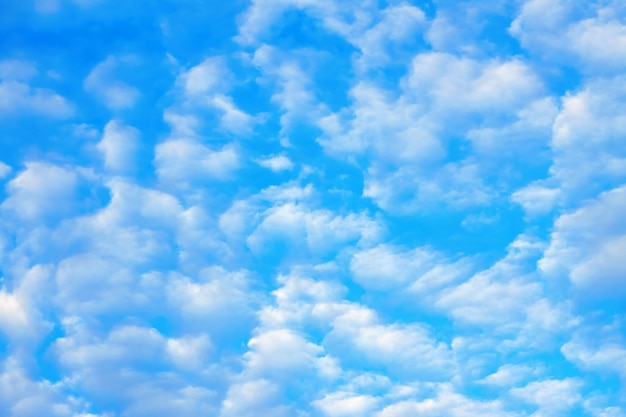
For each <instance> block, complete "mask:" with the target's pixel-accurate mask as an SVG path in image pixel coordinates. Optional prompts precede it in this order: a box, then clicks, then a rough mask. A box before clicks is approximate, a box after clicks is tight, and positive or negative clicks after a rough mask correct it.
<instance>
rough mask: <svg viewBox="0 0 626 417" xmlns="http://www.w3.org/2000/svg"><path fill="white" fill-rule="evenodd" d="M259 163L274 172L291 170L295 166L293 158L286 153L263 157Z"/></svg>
mask: <svg viewBox="0 0 626 417" xmlns="http://www.w3.org/2000/svg"><path fill="white" fill-rule="evenodd" d="M257 163H258V164H259V165H261V166H262V167H263V168H267V169H269V170H271V171H274V172H280V171H290V170H291V169H293V167H294V164H293V162H291V159H289V158H288V157H287V156H285V155H277V156H272V157H269V158H266V159H261V160H259V161H257Z"/></svg>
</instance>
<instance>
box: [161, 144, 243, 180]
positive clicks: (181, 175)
mask: <svg viewBox="0 0 626 417" xmlns="http://www.w3.org/2000/svg"><path fill="white" fill-rule="evenodd" d="M154 163H155V165H156V172H157V175H158V176H159V179H161V181H163V182H165V183H170V184H176V185H177V186H179V187H185V186H188V185H189V184H193V183H197V182H198V181H200V182H202V181H210V180H218V181H225V180H228V179H230V178H232V177H233V176H234V174H235V173H236V172H237V170H238V169H239V167H240V156H239V153H238V150H237V147H236V146H235V145H232V144H231V145H225V146H224V147H222V148H221V149H218V150H213V149H211V148H209V147H207V146H205V145H203V144H202V143H200V142H197V141H195V140H192V139H171V140H167V141H165V142H163V143H161V144H159V145H157V146H156V148H155V157H154Z"/></svg>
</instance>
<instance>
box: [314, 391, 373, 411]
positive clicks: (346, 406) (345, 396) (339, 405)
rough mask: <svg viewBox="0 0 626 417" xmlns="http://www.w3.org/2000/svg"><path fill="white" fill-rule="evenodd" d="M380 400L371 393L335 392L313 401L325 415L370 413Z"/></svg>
mask: <svg viewBox="0 0 626 417" xmlns="http://www.w3.org/2000/svg"><path fill="white" fill-rule="evenodd" d="M378 402H379V400H378V399H376V398H373V397H371V396H369V395H354V394H350V393H347V392H335V393H332V394H328V395H326V396H324V398H322V399H320V400H316V401H314V402H313V405H314V406H316V407H317V408H319V409H320V410H322V412H323V413H324V415H325V416H329V417H343V416H355V417H356V416H364V415H369V414H370V413H371V412H372V411H373V410H374V409H375V408H377V406H378Z"/></svg>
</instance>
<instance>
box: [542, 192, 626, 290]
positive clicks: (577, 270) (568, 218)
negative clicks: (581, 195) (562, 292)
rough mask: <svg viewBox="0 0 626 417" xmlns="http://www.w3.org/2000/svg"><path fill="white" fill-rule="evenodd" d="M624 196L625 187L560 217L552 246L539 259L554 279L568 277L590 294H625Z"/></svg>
mask: <svg viewBox="0 0 626 417" xmlns="http://www.w3.org/2000/svg"><path fill="white" fill-rule="evenodd" d="M625 199H626V188H625V187H620V188H616V189H614V190H611V191H607V192H605V193H603V194H601V195H600V196H599V197H598V198H597V199H595V200H592V201H590V202H588V203H587V204H585V205H584V206H583V207H581V208H579V209H578V210H575V211H573V212H571V213H566V214H563V215H562V216H560V217H559V218H558V219H557V220H556V222H555V229H554V232H553V233H552V236H551V242H550V246H549V247H548V248H547V250H546V252H545V254H544V256H543V258H542V259H541V260H540V261H539V267H540V268H541V270H542V271H543V272H544V273H545V274H547V275H548V276H549V277H552V278H553V279H559V278H562V277H565V278H569V280H570V281H571V283H572V284H573V285H574V286H575V288H577V289H578V290H581V291H585V293H586V294H587V295H593V296H595V297H601V298H604V297H609V298H613V297H619V298H621V297H623V296H624V294H623V292H622V291H620V288H622V285H621V283H622V280H623V277H624V272H625V270H624V266H623V262H622V261H621V253H623V249H624V245H625V244H626V238H625V237H624V233H625V230H626V229H625V226H626V224H625V223H624V220H623V217H624V216H623V215H622V207H623V205H624V204H625V203H624V201H625Z"/></svg>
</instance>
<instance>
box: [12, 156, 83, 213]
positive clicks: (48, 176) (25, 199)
mask: <svg viewBox="0 0 626 417" xmlns="http://www.w3.org/2000/svg"><path fill="white" fill-rule="evenodd" d="M78 179H79V178H78V175H77V174H76V173H75V172H74V171H72V170H70V169H67V168H64V167H60V166H57V165H52V164H49V163H46V162H27V163H26V169H25V170H23V171H21V172H20V173H19V174H18V175H17V176H16V177H15V178H14V179H12V180H11V181H10V182H9V183H8V184H7V190H8V192H9V196H8V198H7V199H6V200H5V201H4V202H3V203H2V205H1V206H0V207H1V208H2V209H4V210H10V211H11V212H13V213H14V214H15V216H17V217H18V218H21V219H25V220H31V221H38V220H41V219H46V218H58V217H62V216H64V215H67V214H69V213H71V212H72V210H73V209H74V207H75V205H76V201H75V198H76V194H75V193H76V186H77V184H78Z"/></svg>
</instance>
